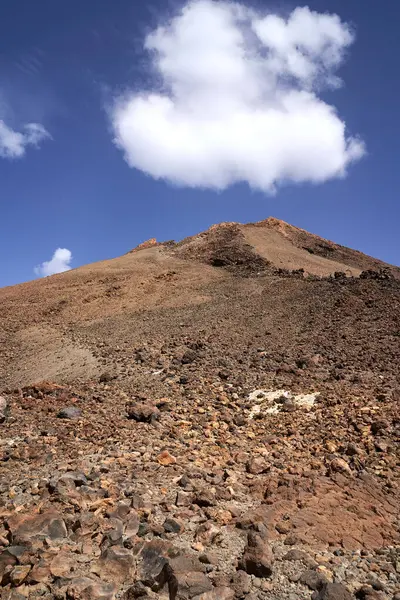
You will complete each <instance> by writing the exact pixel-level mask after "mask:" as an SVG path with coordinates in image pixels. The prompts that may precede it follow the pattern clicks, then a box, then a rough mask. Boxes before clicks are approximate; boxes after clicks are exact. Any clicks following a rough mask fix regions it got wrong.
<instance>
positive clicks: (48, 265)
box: [34, 248, 72, 277]
mask: <svg viewBox="0 0 400 600" xmlns="http://www.w3.org/2000/svg"><path fill="white" fill-rule="evenodd" d="M71 261H72V252H71V250H68V249H67V248H57V250H56V251H55V252H54V254H53V256H52V258H51V260H48V261H45V262H43V263H42V264H41V265H38V266H37V267H35V268H34V272H35V274H36V275H39V277H48V276H49V275H55V274H56V273H64V272H65V271H69V270H70V269H71Z"/></svg>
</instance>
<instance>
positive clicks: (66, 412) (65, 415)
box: [57, 406, 82, 420]
mask: <svg viewBox="0 0 400 600" xmlns="http://www.w3.org/2000/svg"><path fill="white" fill-rule="evenodd" d="M81 416H82V411H81V409H80V408H78V407H77V406H66V407H65V408H62V409H61V410H60V411H59V412H58V413H57V417H58V418H59V419H70V420H76V419H80V417H81Z"/></svg>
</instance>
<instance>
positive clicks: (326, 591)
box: [315, 583, 353, 600]
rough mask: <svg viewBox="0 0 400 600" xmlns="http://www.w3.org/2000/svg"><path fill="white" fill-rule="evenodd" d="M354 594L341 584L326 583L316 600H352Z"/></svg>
mask: <svg viewBox="0 0 400 600" xmlns="http://www.w3.org/2000/svg"><path fill="white" fill-rule="evenodd" d="M352 598H353V596H352V594H351V593H350V592H349V591H348V590H347V589H346V588H345V587H344V585H342V584H341V583H325V584H324V585H323V586H322V588H321V590H320V591H319V593H318V595H317V596H316V597H315V600H352Z"/></svg>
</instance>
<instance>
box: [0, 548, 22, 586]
mask: <svg viewBox="0 0 400 600" xmlns="http://www.w3.org/2000/svg"><path fill="white" fill-rule="evenodd" d="M17 562H18V561H17V557H16V556H14V555H13V554H12V553H11V552H9V550H8V549H6V550H3V552H2V553H1V554H0V585H7V583H8V582H9V579H10V573H11V571H12V569H13V568H14V567H15V565H16V564H17Z"/></svg>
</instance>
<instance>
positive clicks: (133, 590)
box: [122, 581, 149, 600]
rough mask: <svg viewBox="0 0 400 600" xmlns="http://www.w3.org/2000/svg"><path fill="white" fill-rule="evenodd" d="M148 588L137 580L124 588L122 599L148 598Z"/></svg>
mask: <svg viewBox="0 0 400 600" xmlns="http://www.w3.org/2000/svg"><path fill="white" fill-rule="evenodd" d="M148 597H149V594H148V588H146V586H145V585H143V583H141V582H140V581H137V582H136V583H135V584H134V585H132V586H131V587H130V588H128V589H127V590H126V592H125V593H124V594H123V596H122V600H135V599H136V598H148Z"/></svg>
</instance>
